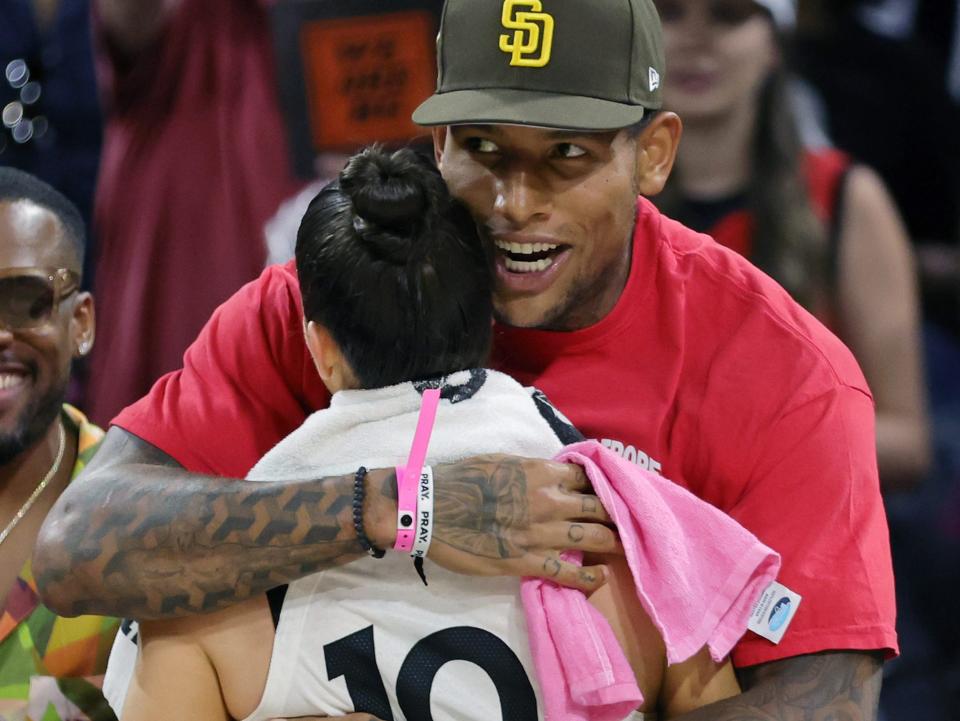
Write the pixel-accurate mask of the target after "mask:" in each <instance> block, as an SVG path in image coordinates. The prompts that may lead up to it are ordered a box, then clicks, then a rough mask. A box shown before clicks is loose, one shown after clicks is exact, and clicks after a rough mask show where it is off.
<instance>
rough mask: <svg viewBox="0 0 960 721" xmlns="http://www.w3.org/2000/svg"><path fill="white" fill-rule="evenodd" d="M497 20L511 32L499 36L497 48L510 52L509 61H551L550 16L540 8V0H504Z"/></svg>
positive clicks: (540, 64) (528, 63) (537, 63)
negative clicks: (498, 46)
mask: <svg viewBox="0 0 960 721" xmlns="http://www.w3.org/2000/svg"><path fill="white" fill-rule="evenodd" d="M518 8H529V11H524V10H519V9H518ZM500 21H501V23H502V24H503V27H505V28H506V29H507V30H513V34H512V35H501V36H500V49H501V50H502V51H503V52H505V53H508V54H509V55H510V56H511V57H510V64H511V65H515V66H517V67H521V68H542V67H544V66H545V65H546V64H547V63H549V62H550V50H551V49H552V48H553V16H552V15H549V14H548V13H545V12H543V3H542V2H540V0H506V2H504V3H503V15H502V16H501V20H500Z"/></svg>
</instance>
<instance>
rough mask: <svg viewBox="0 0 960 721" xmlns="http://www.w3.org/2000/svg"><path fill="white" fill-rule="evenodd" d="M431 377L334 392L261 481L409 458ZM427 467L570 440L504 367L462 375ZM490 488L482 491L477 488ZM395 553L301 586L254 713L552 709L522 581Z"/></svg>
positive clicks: (446, 391)
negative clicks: (536, 665)
mask: <svg viewBox="0 0 960 721" xmlns="http://www.w3.org/2000/svg"><path fill="white" fill-rule="evenodd" d="M418 388H419V389H420V390H422V388H423V386H422V385H419V384H418V386H416V387H415V386H414V384H411V383H406V384H403V385H400V386H394V387H391V388H384V389H377V390H372V391H347V392H343V393H337V394H336V395H334V397H333V400H332V402H331V405H330V408H329V409H327V410H325V411H321V412H319V413H316V414H314V415H313V416H311V417H310V418H308V419H307V421H306V422H305V423H304V424H303V426H301V428H299V429H298V430H297V431H295V432H294V433H292V434H291V435H290V436H288V437H287V438H286V439H284V440H283V441H281V442H280V443H279V444H278V445H277V446H276V447H275V448H274V449H273V450H271V451H270V452H269V453H267V455H265V456H264V457H263V459H262V460H261V461H260V462H259V463H258V464H257V465H256V466H255V467H254V468H253V470H252V471H251V472H250V474H249V475H248V478H249V479H250V480H256V481H275V480H279V479H283V478H309V477H313V476H324V475H337V474H343V473H350V472H353V471H355V470H356V468H357V465H358V464H359V463H363V464H364V465H366V466H367V467H369V468H389V467H392V466H396V465H402V464H404V463H405V461H406V458H407V455H408V454H409V451H410V445H411V443H412V440H413V434H414V429H415V427H416V422H417V417H418V414H419V410H420V404H421V394H420V392H419V390H418ZM441 398H442V400H441V402H440V407H439V410H438V412H437V420H436V424H435V426H434V430H433V434H432V436H431V439H430V446H429V451H428V462H429V463H431V464H437V463H443V462H448V461H454V460H460V459H462V458H466V457H468V456H471V455H476V454H478V453H488V452H498V453H511V454H516V455H521V456H531V457H540V458H548V457H551V456H553V455H555V454H556V453H557V452H558V451H559V450H560V449H561V448H562V445H563V444H562V443H561V442H560V440H559V439H558V437H557V435H556V433H555V432H554V431H553V429H552V428H551V426H550V424H549V423H548V422H547V420H545V418H544V416H543V415H542V414H541V411H540V410H539V408H540V406H538V405H537V403H536V402H535V401H534V399H533V398H532V394H531V392H530V391H529V390H527V389H524V388H522V387H521V386H520V385H519V384H517V383H516V381H514V380H513V379H511V378H509V377H508V376H505V375H502V374H500V373H495V372H492V371H471V372H464V373H462V374H455V376H452V377H451V378H449V379H448V380H447V382H446V384H445V386H444V388H443V391H442V396H441ZM477 492H478V493H482V492H483V489H482V488H480V487H478V489H477ZM424 571H425V573H426V577H427V580H428V582H429V586H424V585H423V583H422V582H421V581H420V579H419V578H418V576H417V574H416V572H415V570H414V567H413V561H412V560H411V559H410V558H409V557H407V556H405V555H402V554H396V553H388V554H387V556H386V557H385V558H383V559H379V560H378V559H373V558H369V557H368V558H365V559H362V560H360V561H357V562H355V563H351V564H349V565H347V566H343V567H339V568H333V569H330V570H327V571H323V572H320V573H317V574H315V575H312V576H309V577H307V578H304V579H302V580H300V581H296V582H294V583H291V584H290V586H289V589H288V591H287V595H286V598H285V599H284V602H283V609H282V612H281V613H280V621H279V624H278V627H277V632H276V639H275V641H274V648H273V655H272V658H271V661H270V672H269V676H268V678H267V684H266V688H265V690H264V694H263V698H262V700H261V703H260V705H259V707H258V708H257V710H256V711H255V712H254V713H253V714H252V715H251V716H250V717H249V718H248V720H247V721H266V720H267V719H272V718H290V717H297V716H306V715H329V716H340V715H343V714H346V713H350V712H352V711H353V710H355V709H362V710H363V711H367V712H370V713H372V714H374V715H376V716H378V717H379V718H381V719H408V720H410V721H413V720H414V719H416V720H419V719H430V718H433V719H436V720H437V721H440V720H441V719H476V721H490V720H491V719H501V718H502V719H504V720H506V719H517V720H518V721H519V720H521V719H523V720H525V721H528V720H531V719H536V718H539V717H542V711H541V703H540V698H539V691H538V687H537V682H536V678H535V676H534V669H533V664H532V661H531V656H530V649H529V641H528V637H527V630H526V623H525V618H524V613H523V606H522V604H521V601H520V581H519V579H517V578H468V577H465V576H462V575H458V574H454V573H450V572H448V571H445V570H444V569H443V568H441V567H439V566H437V565H436V564H434V563H432V562H430V561H429V560H427V561H426V563H425V564H424Z"/></svg>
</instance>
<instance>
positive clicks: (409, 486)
mask: <svg viewBox="0 0 960 721" xmlns="http://www.w3.org/2000/svg"><path fill="white" fill-rule="evenodd" d="M439 404H440V390H439V389H437V388H430V389H427V390H425V391H424V392H423V403H422V404H421V406H420V417H419V418H418V419H417V430H416V433H414V436H413V445H412V446H411V447H410V457H409V458H408V459H407V465H406V466H397V542H396V543H395V544H394V546H393V548H394V550H395V551H401V552H403V553H410V551H412V550H413V541H414V537H415V535H416V533H415V527H416V518H417V488H418V485H419V482H420V473H421V472H422V471H423V462H424V461H425V460H426V458H427V446H428V445H429V444H430V434H431V433H432V432H433V424H434V421H435V420H436V418H437V406H438V405H439Z"/></svg>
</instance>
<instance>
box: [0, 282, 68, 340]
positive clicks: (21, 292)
mask: <svg viewBox="0 0 960 721" xmlns="http://www.w3.org/2000/svg"><path fill="white" fill-rule="evenodd" d="M79 283H80V277H79V275H78V274H77V273H75V272H74V271H72V270H67V269H66V268H58V269H56V270H53V269H50V268H3V269H0V326H3V327H5V328H7V329H9V330H27V329H30V328H38V327H40V326H42V325H45V324H46V323H49V322H50V319H51V318H53V316H54V314H55V313H56V312H57V309H58V308H59V307H60V301H62V300H63V299H64V298H66V297H67V296H69V295H70V294H71V293H75V292H77V291H78V290H80V285H79Z"/></svg>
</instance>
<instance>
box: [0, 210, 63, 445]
mask: <svg viewBox="0 0 960 721" xmlns="http://www.w3.org/2000/svg"><path fill="white" fill-rule="evenodd" d="M63 233H64V230H63V227H62V225H61V224H60V222H59V220H58V219H57V216H55V215H54V214H53V213H52V212H50V211H49V210H47V209H46V208H43V207H41V206H39V205H36V204H34V203H32V202H30V201H28V200H18V201H14V202H10V201H0V268H3V269H7V268H26V267H41V268H52V269H56V268H68V269H71V270H74V271H79V262H78V260H77V259H76V256H75V254H74V253H73V252H71V250H70V246H69V243H68V242H67V241H66V240H65V239H64V235H63ZM75 301H76V297H71V298H69V299H67V300H65V301H64V302H62V303H61V304H60V306H59V307H58V308H57V310H56V311H55V312H54V313H53V315H52V316H51V317H50V319H49V321H48V322H44V323H41V324H40V325H37V326H35V327H31V328H27V329H17V328H8V327H6V326H5V325H3V324H2V323H0V463H6V462H7V461H9V460H10V459H12V458H14V457H16V456H17V455H19V454H20V453H21V452H23V451H24V450H25V449H26V448H28V447H29V446H30V445H32V444H33V443H35V442H36V441H37V440H38V439H39V438H40V437H42V435H43V433H44V432H45V431H46V429H47V428H49V426H50V423H51V422H52V421H53V419H54V418H56V415H57V413H59V412H60V404H61V403H62V402H63V398H64V395H65V393H66V388H67V382H68V380H69V378H70V361H71V358H72V356H73V351H74V348H75V347H76V341H75V338H74V335H75V334H76V333H77V332H78V328H77V325H76V323H75V322H74V319H73V309H74V307H75V305H76V303H75Z"/></svg>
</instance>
